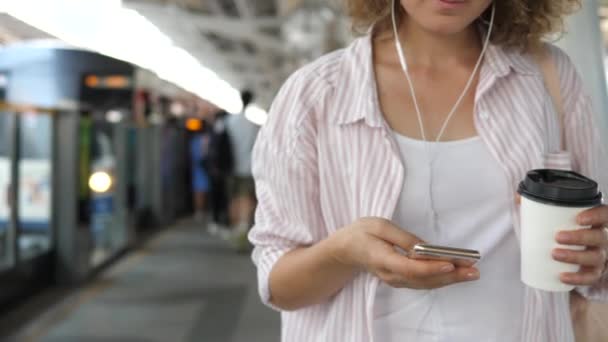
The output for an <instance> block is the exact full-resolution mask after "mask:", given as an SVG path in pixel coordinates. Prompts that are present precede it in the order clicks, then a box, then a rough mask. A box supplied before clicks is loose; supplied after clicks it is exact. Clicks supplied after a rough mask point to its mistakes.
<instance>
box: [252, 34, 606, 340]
mask: <svg viewBox="0 0 608 342" xmlns="http://www.w3.org/2000/svg"><path fill="white" fill-rule="evenodd" d="M551 50H552V53H553V57H554V59H555V61H556V63H557V66H558V70H559V73H560V78H561V91H562V94H563V95H564V101H563V102H564V104H563V105H564V109H565V112H566V117H565V118H564V126H565V128H566V132H567V133H566V146H567V148H568V151H569V152H564V151H560V148H559V147H560V137H559V136H560V134H559V127H560V126H559V122H558V121H559V120H558V119H557V117H558V116H557V115H556V113H555V111H554V109H553V105H552V103H551V99H550V96H549V95H548V93H547V91H546V89H545V87H544V83H543V78H542V74H541V72H540V69H539V68H538V66H537V65H536V64H535V63H534V62H533V59H532V58H531V57H530V56H527V55H522V54H520V53H515V52H511V51H505V50H504V49H502V48H500V47H498V46H491V47H490V48H489V50H488V52H487V56H486V58H485V62H484V65H483V66H482V69H481V74H480V81H479V84H478V87H477V93H476V99H475V113H474V115H475V125H476V128H477V132H478V133H479V135H480V136H481V138H482V139H483V141H484V143H485V144H486V145H487V146H488V148H489V149H490V151H491V152H492V154H493V156H494V157H495V158H496V159H497V160H498V161H499V163H500V164H501V166H502V167H503V169H504V171H505V180H506V181H508V184H509V188H510V189H512V195H513V196H515V191H516V189H517V185H518V183H519V182H520V181H521V179H523V177H524V176H525V174H526V172H527V171H528V170H531V169H536V168H542V167H551V168H570V167H571V168H572V169H574V170H576V171H579V172H581V173H583V174H585V175H587V176H590V177H592V178H594V179H596V180H598V181H599V182H600V184H601V187H602V189H604V190H606V189H608V187H607V186H608V177H607V176H608V173H607V172H606V170H608V168H607V167H606V166H605V165H606V157H605V154H603V147H602V145H601V143H600V139H599V134H598V132H597V130H596V128H597V125H596V124H595V123H594V119H595V118H594V115H593V110H592V105H591V101H590V98H589V97H588V96H586V95H585V94H584V91H583V85H582V82H581V80H580V78H579V76H578V74H577V72H576V70H575V67H574V66H573V65H572V63H571V61H570V60H569V58H568V57H567V56H566V55H565V54H564V53H563V52H562V51H561V50H559V49H557V48H555V47H551ZM253 159H254V160H253V174H254V177H255V179H256V186H257V193H258V197H259V207H258V209H257V212H256V224H255V227H254V228H253V230H252V231H251V233H250V240H251V241H252V243H253V244H254V245H255V250H254V252H253V260H254V262H255V264H256V265H257V267H258V281H259V292H260V295H261V297H262V300H263V301H264V302H265V303H266V304H268V305H270V303H269V298H270V291H269V285H268V278H269V274H270V271H271V270H272V267H273V266H274V264H275V263H276V262H277V260H278V259H279V258H281V256H282V255H284V254H285V253H286V252H288V251H290V250H292V249H294V248H296V247H298V246H307V245H311V244H315V243H317V242H319V241H321V240H323V239H325V238H326V237H327V236H328V235H330V234H332V233H333V232H334V231H336V230H337V229H339V228H340V227H343V226H345V225H348V224H350V223H352V222H353V221H355V220H356V219H358V218H361V217H383V218H386V219H391V218H392V217H393V213H394V211H395V206H396V204H397V201H398V198H399V195H400V192H401V188H402V187H401V184H402V183H403V180H404V177H405V175H404V170H403V165H402V162H401V158H400V156H399V151H398V147H397V145H396V143H395V141H394V140H393V136H392V134H391V130H390V127H388V125H387V123H386V121H385V120H384V118H383V116H382V113H381V110H380V106H379V100H378V96H377V88H376V80H375V74H374V68H373V61H372V40H371V35H368V36H366V37H363V38H359V39H357V40H356V41H355V42H353V44H352V45H351V46H349V47H348V48H346V49H344V50H340V51H337V52H334V53H331V54H329V55H327V56H325V57H323V58H321V59H319V60H318V61H316V62H314V63H312V64H310V65H308V66H306V67H304V68H303V69H301V70H299V71H297V72H296V73H295V74H294V75H293V76H292V77H290V79H289V80H288V81H287V82H286V84H285V85H284V86H283V88H282V89H281V91H280V92H279V94H278V95H277V97H276V100H275V102H274V104H273V106H272V109H271V113H270V116H269V120H268V122H267V124H266V125H265V126H264V127H263V129H262V130H261V131H260V134H259V136H258V140H257V143H256V146H255V149H254V155H253ZM600 164H601V165H600ZM600 170H603V172H600ZM512 202H513V206H512V207H511V208H505V210H510V211H511V213H512V215H513V218H514V222H518V208H517V206H516V205H515V201H514V200H513V201H512ZM514 234H517V236H519V227H518V224H515V227H514ZM497 267H500V265H497ZM513 276H518V277H519V275H513ZM378 283H379V280H378V279H377V278H376V277H375V276H373V275H371V274H368V273H361V274H360V275H358V276H357V277H356V278H355V279H354V280H353V281H352V282H351V283H349V284H348V285H347V286H346V287H344V288H343V289H342V290H341V291H340V292H339V293H338V294H337V295H335V296H334V297H332V298H331V299H328V300H327V301H326V302H325V303H322V304H319V305H314V306H310V307H307V308H304V309H301V310H298V311H295V312H283V313H282V340H283V341H289V342H300V341H301V342H310V341H331V342H336V341H349V342H359V341H360V342H364V341H372V340H373V332H372V326H373V324H372V320H373V310H372V309H373V305H374V298H375V291H376V288H377V286H378ZM607 285H608V276H607V277H605V279H604V280H603V281H601V282H600V283H598V284H597V285H596V286H594V287H590V288H580V289H579V291H580V292H581V293H583V294H584V295H585V296H587V297H588V298H593V299H598V300H608V291H607V289H608V286H607ZM497 295H498V294H497ZM568 296H569V294H567V293H566V294H559V293H548V292H541V291H536V290H533V289H526V294H525V297H526V298H525V312H523V313H522V315H521V317H517V318H514V319H522V320H523V322H522V324H523V325H522V329H523V336H524V339H523V340H524V341H534V342H545V341H546V342H571V341H574V335H573V330H572V323H571V319H570V311H569V301H568V299H569V297H568Z"/></svg>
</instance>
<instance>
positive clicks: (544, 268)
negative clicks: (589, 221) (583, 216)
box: [519, 170, 602, 292]
mask: <svg viewBox="0 0 608 342" xmlns="http://www.w3.org/2000/svg"><path fill="white" fill-rule="evenodd" d="M519 193H520V194H521V196H522V201H521V280H522V281H523V282H524V284H526V285H528V286H530V287H533V288H536V289H539V290H545V291H555V292H566V291H571V290H573V289H574V286H572V285H568V284H564V283H562V282H561V280H560V274H561V273H563V272H578V270H579V269H580V267H579V266H577V265H572V264H567V263H563V262H560V261H556V260H554V259H553V256H552V252H553V250H554V249H555V248H564V249H571V250H583V249H584V247H581V246H563V245H560V244H558V243H557V241H556V235H557V233H559V232H560V231H563V230H578V229H588V228H590V227H583V226H580V225H578V224H577V222H576V218H577V216H578V214H580V213H581V212H583V211H585V210H588V209H591V208H593V207H596V206H598V205H600V204H601V202H602V194H601V193H600V192H599V190H598V185H597V183H596V182H594V181H593V180H591V179H589V178H586V177H584V176H582V175H580V174H577V173H575V172H570V171H560V170H534V171H530V172H529V173H528V175H527V176H526V179H525V180H524V181H523V182H522V183H521V184H520V187H519Z"/></svg>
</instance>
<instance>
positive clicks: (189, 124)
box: [186, 119, 203, 132]
mask: <svg viewBox="0 0 608 342" xmlns="http://www.w3.org/2000/svg"><path fill="white" fill-rule="evenodd" d="M202 128H203V122H202V121H201V120H199V119H188V120H186V129H187V130H189V131H192V132H197V131H200V130H201V129H202Z"/></svg>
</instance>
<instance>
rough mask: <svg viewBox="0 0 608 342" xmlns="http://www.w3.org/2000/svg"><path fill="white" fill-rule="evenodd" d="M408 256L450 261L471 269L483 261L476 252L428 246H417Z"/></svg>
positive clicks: (419, 258)
mask: <svg viewBox="0 0 608 342" xmlns="http://www.w3.org/2000/svg"><path fill="white" fill-rule="evenodd" d="M407 255H408V257H409V258H412V259H418V260H440V261H448V262H451V263H453V264H454V265H456V266H462V267H471V266H473V265H475V264H476V263H477V262H478V261H479V260H480V259H481V254H480V253H479V252H478V251H475V250H471V249H462V248H452V247H445V246H434V245H427V244H417V245H415V246H414V247H412V249H411V250H410V251H409V252H408V253H407Z"/></svg>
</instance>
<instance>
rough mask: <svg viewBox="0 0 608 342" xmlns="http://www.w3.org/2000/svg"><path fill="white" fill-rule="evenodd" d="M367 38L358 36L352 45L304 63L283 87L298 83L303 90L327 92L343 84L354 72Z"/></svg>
mask: <svg viewBox="0 0 608 342" xmlns="http://www.w3.org/2000/svg"><path fill="white" fill-rule="evenodd" d="M366 39H368V38H367V37H361V38H357V39H355V40H353V41H352V43H351V44H350V45H348V46H346V47H344V48H341V49H338V50H335V51H333V52H329V53H327V54H325V55H323V56H321V57H319V58H317V59H315V60H313V61H311V62H309V63H307V64H306V65H303V66H302V67H300V68H299V69H297V70H296V71H295V72H293V73H292V74H291V76H289V77H288V79H287V81H286V82H285V83H284V85H283V88H285V87H293V86H294V85H296V86H298V88H301V89H303V90H305V89H310V88H313V89H323V90H324V91H325V92H327V91H331V90H335V89H336V88H338V87H341V86H343V85H344V84H345V82H348V80H349V79H350V75H351V74H352V73H353V69H354V68H353V61H355V60H357V59H358V58H357V56H358V55H360V54H361V51H362V50H364V49H365V47H364V45H365V43H366Z"/></svg>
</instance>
